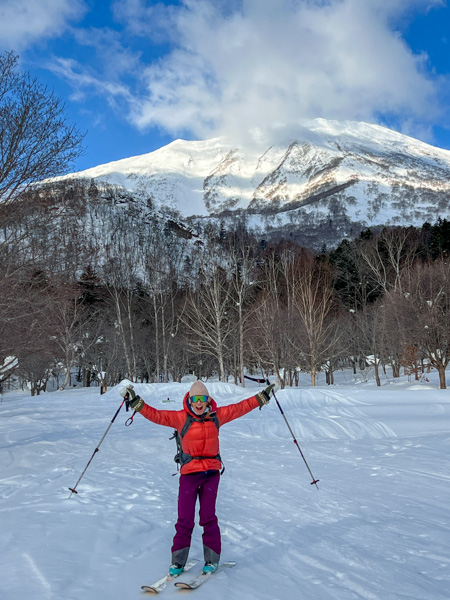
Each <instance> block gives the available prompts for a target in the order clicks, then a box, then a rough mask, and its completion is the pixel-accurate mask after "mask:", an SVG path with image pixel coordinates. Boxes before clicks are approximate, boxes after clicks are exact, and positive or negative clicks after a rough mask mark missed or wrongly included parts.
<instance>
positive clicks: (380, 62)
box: [122, 0, 440, 137]
mask: <svg viewBox="0 0 450 600" xmlns="http://www.w3.org/2000/svg"><path fill="white" fill-rule="evenodd" d="M437 4H440V0H436V1H432V0H430V1H429V2H424V0H420V2H419V0H389V2H386V1H385V0H364V1H361V0H242V2H234V3H231V4H230V2H228V3H224V2H221V1H217V0H216V1H213V0H184V2H183V4H182V5H181V6H179V7H177V10H176V11H175V7H171V12H170V23H171V26H172V27H174V30H173V35H172V39H176V44H175V48H174V49H173V50H172V52H170V53H169V54H167V55H166V56H165V57H163V58H161V59H159V60H156V61H154V62H152V63H151V64H149V65H148V66H147V68H146V69H145V71H144V72H143V80H144V82H145V84H146V86H147V94H146V95H145V96H141V97H140V98H138V99H137V98H136V99H135V101H134V102H133V107H132V113H131V115H130V118H131V119H132V120H133V122H134V123H135V124H136V125H137V126H138V127H139V128H146V127H150V126H160V127H163V128H164V129H166V130H169V131H171V132H173V133H182V132H183V131H190V132H192V133H193V134H194V135H196V136H199V137H206V136H209V135H213V134H215V133H221V132H227V133H229V134H232V135H233V134H236V133H238V132H240V131H248V130H249V129H254V128H260V127H267V126H272V125H280V124H283V123H293V122H296V121H298V120H299V119H301V118H305V117H307V118H308V117H319V116H320V117H325V118H337V119H354V120H368V121H374V120H377V118H378V117H379V115H380V114H385V115H388V116H389V117H392V118H393V119H398V120H399V121H401V120H402V119H405V122H407V123H408V124H409V126H410V124H411V122H412V121H414V120H417V121H423V120H425V121H426V120H427V119H429V118H430V117H433V116H435V111H437V103H436V97H435V95H436V91H437V82H436V81H435V80H433V79H432V78H431V77H429V76H428V75H427V74H426V69H425V66H426V60H427V57H426V56H415V55H413V53H412V52H411V50H410V48H408V46H407V45H406V44H405V42H404V41H403V39H402V38H401V37H400V35H399V34H398V33H397V32H396V31H395V27H396V24H397V23H398V20H399V19H405V18H407V16H408V11H412V10H417V9H419V8H420V9H422V10H425V9H427V8H430V7H431V6H433V5H437ZM127 7H128V9H130V10H131V9H132V11H134V12H132V14H133V22H135V23H136V22H137V21H138V20H139V9H141V10H144V9H145V10H147V9H146V8H145V5H144V3H143V2H141V1H139V0H130V1H129V2H123V3H122V15H125V14H126V10H127ZM129 14H131V13H129ZM143 14H144V13H142V15H143ZM142 22H143V23H145V20H143V21H142ZM433 113H434V114H433ZM422 126H423V125H422Z"/></svg>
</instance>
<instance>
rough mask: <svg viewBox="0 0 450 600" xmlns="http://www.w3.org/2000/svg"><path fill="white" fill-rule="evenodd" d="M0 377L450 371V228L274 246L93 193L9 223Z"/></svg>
mask: <svg viewBox="0 0 450 600" xmlns="http://www.w3.org/2000/svg"><path fill="white" fill-rule="evenodd" d="M0 225H1V228H0V277H1V285H0V381H1V382H3V385H5V382H7V381H8V380H11V378H13V379H14V380H15V381H18V382H19V383H20V385H28V386H29V387H30V388H31V392H32V394H38V393H40V391H42V390H45V387H46V383H47V381H48V380H49V378H50V377H56V378H57V379H58V380H59V384H60V386H61V387H62V388H64V387H66V386H67V385H69V384H70V383H71V381H70V377H71V376H72V375H73V373H74V372H77V373H78V374H79V379H80V381H82V383H83V385H86V386H89V385H91V384H92V383H93V380H94V378H95V379H96V381H97V383H100V384H101V385H102V386H108V385H113V384H116V383H117V382H119V381H120V380H121V379H123V378H125V377H127V378H129V379H131V380H133V381H145V382H160V381H168V380H171V379H173V380H180V379H181V377H182V376H183V375H185V374H187V373H194V374H195V375H196V376H198V377H201V378H204V379H206V378H208V377H211V376H213V375H218V376H219V377H220V378H221V379H222V380H225V379H227V378H229V377H232V378H234V381H235V382H236V383H242V385H244V379H243V374H244V372H245V371H250V372H253V373H257V374H261V373H266V374H267V373H275V374H276V375H277V376H278V378H279V380H280V382H281V383H282V385H295V384H296V383H298V381H299V377H300V376H301V374H302V373H303V377H304V376H305V374H308V375H307V376H308V381H309V380H310V381H311V384H312V385H314V384H315V383H316V378H317V374H318V373H319V372H326V378H327V382H328V383H330V384H331V383H333V372H334V371H335V370H336V369H337V368H340V367H342V366H348V365H349V364H351V365H352V366H353V368H354V370H355V373H356V371H357V369H364V368H366V367H367V366H368V365H371V366H372V368H373V369H374V373H375V377H376V379H377V382H378V383H380V373H381V372H382V370H383V369H385V368H386V366H387V365H389V367H390V368H392V370H393V373H394V376H399V375H400V374H401V373H402V372H403V370H405V369H406V370H407V371H408V373H410V374H411V375H412V376H415V377H420V374H421V372H423V370H424V369H426V368H430V367H434V368H436V369H437V370H438V371H439V374H440V384H441V387H442V388H445V386H446V382H445V369H446V367H447V364H448V362H449V360H450V263H449V258H450V257H449V253H450V222H449V221H447V220H446V219H442V220H439V221H438V222H437V223H434V224H430V223H425V224H424V225H423V226H422V227H421V228H413V227H408V228H405V227H389V228H384V229H382V230H381V231H378V232H376V233H373V232H371V231H370V230H366V231H364V232H363V233H361V235H360V236H359V237H358V238H356V239H353V240H344V241H342V242H341V243H340V245H339V246H338V247H337V248H335V249H333V250H332V251H323V252H319V253H318V252H313V251H311V250H310V249H308V248H304V247H301V246H299V245H298V244H296V243H293V242H290V241H287V240H286V241H284V240H281V241H277V242H276V243H274V242H271V241H270V239H269V238H265V237H264V236H261V235H255V234H254V233H252V232H251V231H249V230H248V228H247V227H246V224H245V219H244V218H242V217H239V218H237V219H236V221H235V222H231V221H230V219H227V221H226V223H225V222H224V223H220V221H218V220H215V222H214V223H212V222H211V221H208V220H207V219H204V220H202V221H200V220H197V221H196V222H195V224H193V223H191V225H190V226H187V225H186V223H183V222H182V221H181V220H180V218H179V215H177V214H175V213H174V212H173V211H170V210H169V209H164V210H162V209H158V210H156V209H155V207H154V203H153V200H152V197H151V194H143V193H142V194H141V195H139V194H138V195H135V196H134V197H132V196H130V195H128V194H126V193H124V192H123V191H122V192H121V191H120V190H118V189H117V188H113V187H108V186H103V187H101V188H99V187H98V186H97V185H96V184H95V183H93V182H83V181H66V182H61V183H59V184H54V185H52V186H42V187H39V188H32V189H30V190H28V191H27V192H26V193H25V194H23V196H22V197H21V198H20V199H18V200H16V201H14V202H10V203H9V204H8V205H4V206H3V207H2V210H1V211H0Z"/></svg>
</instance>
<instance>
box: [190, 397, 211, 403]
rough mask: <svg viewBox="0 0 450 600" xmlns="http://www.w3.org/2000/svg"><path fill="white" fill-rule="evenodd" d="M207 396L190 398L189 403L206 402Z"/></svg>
mask: <svg viewBox="0 0 450 600" xmlns="http://www.w3.org/2000/svg"><path fill="white" fill-rule="evenodd" d="M208 400H209V396H191V402H208Z"/></svg>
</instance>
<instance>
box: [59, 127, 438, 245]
mask: <svg viewBox="0 0 450 600" xmlns="http://www.w3.org/2000/svg"><path fill="white" fill-rule="evenodd" d="M69 177H81V178H87V179H93V180H95V181H99V182H100V181H105V182H108V183H109V184H111V185H117V186H121V187H123V188H125V189H126V190H128V191H129V192H130V193H133V194H138V195H143V196H146V197H149V198H151V200H152V202H153V203H154V204H155V206H168V207H170V208H171V209H174V210H176V211H178V212H179V213H180V215H181V216H182V217H183V218H185V219H195V218H200V219H204V218H219V219H229V218H232V217H233V216H234V217H236V216H240V215H243V214H245V215H246V216H248V217H249V221H250V225H253V226H254V227H256V228H258V227H261V228H266V229H269V230H270V231H272V232H276V231H278V232H281V231H282V230H283V229H290V230H291V231H292V229H295V228H297V229H298V232H299V235H301V230H302V229H303V228H304V227H310V228H311V227H312V228H313V229H314V230H315V232H316V235H317V236H319V237H320V236H321V235H322V234H323V233H324V230H325V229H326V230H327V234H326V236H325V237H326V242H327V243H336V241H338V240H339V239H342V237H346V236H350V235H352V234H353V235H354V233H355V232H357V231H358V230H360V229H362V228H367V227H375V226H382V225H392V226H394V225H405V226H408V225H413V226H421V225H422V224H423V223H424V222H425V221H435V220H437V218H439V217H447V216H449V215H450V151H448V150H444V149H441V148H437V147H434V146H431V145H429V144H426V143H425V142H421V141H419V140H415V139H414V138H411V137H409V136H405V135H403V134H401V133H398V132H395V131H392V130H390V129H387V128H385V127H382V126H380V125H372V124H367V123H358V122H352V121H344V122H338V121H327V120H325V119H315V120H313V121H308V122H305V123H304V124H303V125H301V126H298V127H297V128H295V129H292V130H288V129H283V130H281V129H280V130H277V131H275V132H272V134H271V135H267V134H265V135H261V136H260V138H259V139H258V138H257V137H256V136H253V138H250V137H249V138H248V139H247V140H246V141H245V142H244V143H241V144H236V143H233V142H232V141H230V140H228V139H227V138H225V137H222V138H212V139H210V140H203V141H185V140H175V141H173V142H171V143H170V144H168V145H167V146H164V147H162V148H160V149H158V150H155V151H153V152H151V153H148V154H143V155H140V156H136V157H130V158H126V159H121V160H119V161H114V162H112V163H107V164H105V165H99V166H97V167H92V168H90V169H87V170H84V171H81V172H78V173H73V174H71V175H70V176H69ZM252 217H253V218H252ZM258 217H259V219H258ZM333 223H334V225H335V226H336V227H335V229H336V231H334V232H333V227H332V225H333Z"/></svg>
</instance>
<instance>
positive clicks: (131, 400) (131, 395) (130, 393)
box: [120, 385, 145, 412]
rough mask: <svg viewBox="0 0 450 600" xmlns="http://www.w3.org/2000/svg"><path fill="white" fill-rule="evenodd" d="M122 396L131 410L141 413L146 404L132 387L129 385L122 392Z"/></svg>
mask: <svg viewBox="0 0 450 600" xmlns="http://www.w3.org/2000/svg"><path fill="white" fill-rule="evenodd" d="M120 395H121V396H122V398H124V399H125V400H126V402H127V404H128V406H129V407H130V408H132V409H133V410H135V411H136V412H141V410H142V409H143V408H144V404H145V402H144V401H143V400H142V398H141V397H140V396H138V395H137V394H136V392H135V391H134V388H133V386H132V385H128V386H127V387H124V388H122V389H121V390H120Z"/></svg>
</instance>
